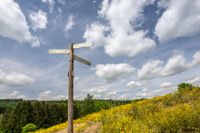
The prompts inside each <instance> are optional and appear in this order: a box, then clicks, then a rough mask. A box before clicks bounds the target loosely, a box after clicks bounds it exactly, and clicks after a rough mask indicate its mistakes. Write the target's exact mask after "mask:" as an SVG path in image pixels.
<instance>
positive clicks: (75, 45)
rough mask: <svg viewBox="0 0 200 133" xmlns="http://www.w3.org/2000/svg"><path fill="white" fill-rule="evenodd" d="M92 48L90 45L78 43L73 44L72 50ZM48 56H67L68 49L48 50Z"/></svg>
mask: <svg viewBox="0 0 200 133" xmlns="http://www.w3.org/2000/svg"><path fill="white" fill-rule="evenodd" d="M90 46H92V43H89V42H86V43H79V44H74V45H73V48H85V47H90ZM49 54H69V50H68V49H50V50H49Z"/></svg>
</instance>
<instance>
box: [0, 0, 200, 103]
mask: <svg viewBox="0 0 200 133" xmlns="http://www.w3.org/2000/svg"><path fill="white" fill-rule="evenodd" d="M199 16H200V2H199V0H190V1H188V0H182V1H176V0H126V1H125V0H84V1H83V0H37V1H35V0H28V1H27V0H15V1H14V0H4V1H0V26H1V28H0V98H24V99H38V100H57V99H64V98H66V94H67V71H68V56H67V55H49V54H48V50H49V49H52V48H57V49H63V48H68V47H69V44H71V43H72V42H73V43H82V42H93V44H94V45H93V46H92V48H84V49H76V50H75V53H76V54H77V55H79V56H81V57H83V58H85V59H88V60H90V61H91V62H92V65H91V66H89V67H88V66H85V65H84V64H81V63H79V62H76V63H75V81H74V82H75V88H74V89H75V99H83V98H84V97H85V96H86V95H87V93H90V94H92V95H94V97H95V98H100V99H108V98H113V99H135V98H146V97H153V96H157V95H163V94H166V93H169V92H173V91H175V90H176V85H177V84H178V83H180V82H190V83H192V84H195V85H200V71H199V65H200V18H199Z"/></svg>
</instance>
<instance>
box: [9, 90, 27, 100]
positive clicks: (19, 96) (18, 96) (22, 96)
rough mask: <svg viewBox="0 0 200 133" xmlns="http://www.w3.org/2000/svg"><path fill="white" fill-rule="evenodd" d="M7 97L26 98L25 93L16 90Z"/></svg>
mask: <svg viewBox="0 0 200 133" xmlns="http://www.w3.org/2000/svg"><path fill="white" fill-rule="evenodd" d="M9 98H11V99H27V97H26V96H25V95H22V94H20V93H19V92H18V91H13V92H12V93H11V94H10V96H9Z"/></svg>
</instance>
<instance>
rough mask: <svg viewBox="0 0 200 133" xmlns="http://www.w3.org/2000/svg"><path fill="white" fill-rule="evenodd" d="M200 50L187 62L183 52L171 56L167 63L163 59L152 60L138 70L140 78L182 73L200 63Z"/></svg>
mask: <svg viewBox="0 0 200 133" xmlns="http://www.w3.org/2000/svg"><path fill="white" fill-rule="evenodd" d="M199 56H200V51H197V52H196V53H195V54H194V55H193V60H192V62H186V59H185V57H184V56H183V52H176V53H175V54H174V55H173V56H172V57H170V58H169V59H168V61H167V63H166V64H165V65H164V62H163V61H161V60H150V61H148V62H147V63H146V64H144V65H143V66H142V68H141V69H139V70H138V77H139V78H140V79H150V78H155V77H161V76H170V75H175V74H178V73H181V72H183V71H185V70H187V69H189V68H191V67H194V66H196V65H198V64H200V61H199Z"/></svg>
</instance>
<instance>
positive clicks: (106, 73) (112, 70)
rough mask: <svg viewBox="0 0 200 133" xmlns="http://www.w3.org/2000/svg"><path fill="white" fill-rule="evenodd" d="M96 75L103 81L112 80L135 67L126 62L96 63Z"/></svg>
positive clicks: (130, 71)
mask: <svg viewBox="0 0 200 133" xmlns="http://www.w3.org/2000/svg"><path fill="white" fill-rule="evenodd" d="M95 70H96V75H97V76H98V77H100V78H102V79H104V80H105V81H113V80H116V79H118V78H119V77H120V76H122V75H127V74H130V73H132V72H133V71H134V70H135V68H133V67H132V66H130V65H129V64H126V63H120V64H105V65H104V64H98V65H96V67H95Z"/></svg>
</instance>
